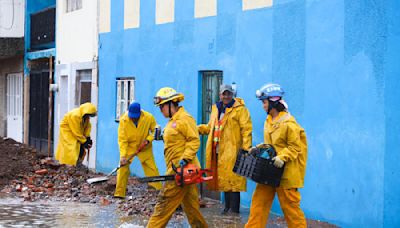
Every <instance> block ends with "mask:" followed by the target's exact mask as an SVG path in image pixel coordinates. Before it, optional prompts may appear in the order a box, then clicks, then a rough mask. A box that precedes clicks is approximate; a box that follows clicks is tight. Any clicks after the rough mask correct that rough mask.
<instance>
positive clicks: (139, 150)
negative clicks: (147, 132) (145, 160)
mask: <svg viewBox="0 0 400 228" xmlns="http://www.w3.org/2000/svg"><path fill="white" fill-rule="evenodd" d="M147 145H148V143H147V144H141V145H140V146H139V148H138V149H137V150H136V152H135V153H133V154H131V155H130V156H129V157H128V159H126V160H127V161H128V162H129V160H131V159H132V158H133V157H135V156H136V155H137V154H138V153H140V152H141V151H142V150H143V148H145V147H146V146H147ZM128 164H129V163H128Z"/></svg>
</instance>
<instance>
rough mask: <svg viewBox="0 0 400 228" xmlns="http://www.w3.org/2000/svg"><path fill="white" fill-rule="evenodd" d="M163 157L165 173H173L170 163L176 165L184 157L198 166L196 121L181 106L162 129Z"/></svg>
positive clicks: (198, 143) (198, 144)
mask: <svg viewBox="0 0 400 228" xmlns="http://www.w3.org/2000/svg"><path fill="white" fill-rule="evenodd" d="M163 137H164V158H165V163H166V165H167V175H169V174H175V172H174V171H173V170H172V163H174V165H178V164H179V161H180V160H182V159H185V160H187V161H189V163H193V164H195V165H197V166H198V167H200V162H199V160H198V159H197V156H196V153H197V150H198V149H199V147H200V137H199V132H198V131H197V128H196V121H195V120H194V119H193V117H192V116H191V115H190V114H189V113H187V112H186V111H185V109H184V108H183V107H181V108H179V110H178V111H177V112H176V113H175V114H174V115H173V116H172V118H171V119H170V120H169V122H168V123H167V125H166V127H165V129H164V136H163Z"/></svg>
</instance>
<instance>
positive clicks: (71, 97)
mask: <svg viewBox="0 0 400 228" xmlns="http://www.w3.org/2000/svg"><path fill="white" fill-rule="evenodd" d="M56 23H57V25H56V53H57V57H56V61H55V65H56V74H55V83H56V84H57V85H58V92H57V93H56V96H55V106H54V114H55V115H54V143H55V144H54V148H55V150H54V152H55V151H56V148H57V144H58V138H59V125H60V122H61V120H62V118H63V116H64V114H65V113H67V112H68V111H70V110H72V109H74V108H76V107H79V105H80V104H83V103H85V102H91V103H93V104H94V105H96V106H97V99H98V98H97V97H98V96H97V94H98V82H97V74H98V71H97V58H98V0H57V22H56ZM91 123H92V131H91V138H92V140H93V141H94V145H93V147H92V148H91V151H90V156H89V164H88V165H89V168H92V169H95V163H96V162H95V161H96V146H95V145H96V134H97V118H96V117H95V118H91ZM86 162H87V161H86V159H85V161H84V164H87V163H86Z"/></svg>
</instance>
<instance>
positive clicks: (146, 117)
mask: <svg viewBox="0 0 400 228" xmlns="http://www.w3.org/2000/svg"><path fill="white" fill-rule="evenodd" d="M141 112H142V113H141V114H140V118H139V122H138V126H137V127H136V126H135V124H134V123H133V122H132V120H131V119H130V118H129V116H128V113H127V112H126V113H124V115H122V117H121V118H120V122H119V127H118V145H119V153H120V157H121V158H122V157H125V158H127V157H128V156H129V155H131V154H133V153H135V152H136V150H137V149H138V148H139V146H140V144H142V142H143V141H144V140H148V141H149V144H147V146H146V147H145V148H144V149H143V150H142V151H141V152H140V153H139V154H138V155H137V156H138V158H139V160H140V161H141V162H142V161H145V160H147V159H149V158H150V157H153V146H152V142H153V139H154V129H155V127H156V125H157V123H156V120H155V119H154V117H153V115H151V114H150V113H148V112H146V111H143V110H142V111H141Z"/></svg>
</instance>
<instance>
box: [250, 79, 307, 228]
mask: <svg viewBox="0 0 400 228" xmlns="http://www.w3.org/2000/svg"><path fill="white" fill-rule="evenodd" d="M283 94H284V91H283V89H282V88H281V86H280V85H278V84H266V85H265V86H263V87H262V88H261V89H260V90H257V92H256V95H257V98H258V99H260V100H261V101H262V102H263V108H264V110H265V111H266V112H267V113H268V116H267V119H266V121H265V124H264V143H267V144H271V145H272V146H273V147H274V148H275V150H276V153H277V156H276V157H274V158H273V159H272V160H273V161H274V166H276V167H278V168H281V167H283V165H285V166H284V171H283V175H282V179H281V183H280V186H279V187H277V188H275V187H271V186H269V185H265V184H257V187H256V190H255V192H254V194H253V199H252V203H251V208H250V216H249V220H248V222H247V224H246V227H260V228H261V227H262V228H264V227H265V226H266V224H267V221H268V215H269V211H270V209H271V205H272V201H273V200H274V197H275V193H277V194H278V199H279V203H280V205H281V208H282V211H283V214H284V216H285V220H286V222H287V224H288V227H289V228H305V227H307V224H306V219H305V217H304V213H303V211H302V210H301V208H300V198H301V197H300V192H299V191H298V189H299V188H302V187H303V185H304V175H305V170H306V162H307V139H306V135H305V132H304V129H303V128H302V127H301V126H300V125H299V124H298V123H297V122H296V120H295V119H294V117H293V116H291V115H290V113H289V112H288V111H287V104H286V102H285V101H284V100H283V99H282V96H283Z"/></svg>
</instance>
